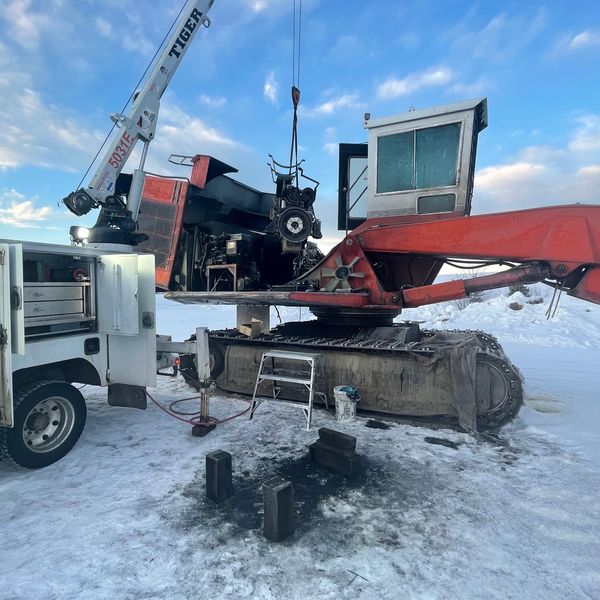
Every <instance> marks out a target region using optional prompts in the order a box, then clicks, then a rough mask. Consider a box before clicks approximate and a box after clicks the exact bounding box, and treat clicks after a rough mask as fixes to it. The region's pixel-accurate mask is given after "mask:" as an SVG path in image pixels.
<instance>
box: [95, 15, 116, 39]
mask: <svg viewBox="0 0 600 600" xmlns="http://www.w3.org/2000/svg"><path fill="white" fill-rule="evenodd" d="M96 29H97V30H98V32H99V33H100V35H102V36H104V37H105V38H108V39H109V40H112V39H114V37H115V32H114V29H113V26H112V25H111V23H110V21H107V20H106V19H103V18H102V17H96Z"/></svg>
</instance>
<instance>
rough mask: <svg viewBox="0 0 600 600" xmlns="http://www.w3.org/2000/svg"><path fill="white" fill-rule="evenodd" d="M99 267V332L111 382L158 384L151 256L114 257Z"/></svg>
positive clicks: (105, 259)
mask: <svg viewBox="0 0 600 600" xmlns="http://www.w3.org/2000/svg"><path fill="white" fill-rule="evenodd" d="M100 260H101V262H100V264H99V265H98V267H99V268H98V269H97V286H96V289H97V297H96V303H97V313H98V329H99V332H100V333H105V334H107V335H108V365H109V367H108V368H109V379H110V383H111V384H113V383H123V384H127V385H137V386H149V387H153V386H155V385H156V323H155V320H156V315H155V312H156V307H155V298H154V294H155V282H154V256H152V255H138V254H112V255H104V256H102V257H101V259H100Z"/></svg>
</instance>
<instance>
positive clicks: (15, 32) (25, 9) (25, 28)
mask: <svg viewBox="0 0 600 600" xmlns="http://www.w3.org/2000/svg"><path fill="white" fill-rule="evenodd" d="M1 8H2V13H3V17H4V19H5V20H6V21H7V22H8V23H9V27H8V28H7V30H6V32H7V33H8V34H9V35H10V37H11V38H12V39H13V40H14V41H15V42H17V43H18V44H19V45H20V46H22V47H23V48H27V49H30V50H31V49H36V48H37V47H38V45H39V42H40V32H41V30H42V29H43V28H44V27H45V26H47V25H48V22H49V19H48V17H47V16H45V15H42V14H41V13H34V12H33V11H32V9H31V0H12V1H10V2H8V3H7V4H5V5H4V6H2V7H1Z"/></svg>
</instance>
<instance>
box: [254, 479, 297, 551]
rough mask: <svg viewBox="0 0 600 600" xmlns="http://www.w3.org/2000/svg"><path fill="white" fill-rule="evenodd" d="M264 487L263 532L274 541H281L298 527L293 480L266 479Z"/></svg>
mask: <svg viewBox="0 0 600 600" xmlns="http://www.w3.org/2000/svg"><path fill="white" fill-rule="evenodd" d="M262 489H263V503H264V509H265V522H264V526H263V534H264V536H265V537H266V538H267V539H268V540H271V541H272V542H280V541H281V540H283V539H285V538H286V537H288V536H290V535H292V533H294V531H295V529H296V518H295V515H294V489H293V486H292V482H291V481H287V480H285V479H283V478H282V477H274V478H273V479H269V480H268V481H265V482H264V483H263V487H262Z"/></svg>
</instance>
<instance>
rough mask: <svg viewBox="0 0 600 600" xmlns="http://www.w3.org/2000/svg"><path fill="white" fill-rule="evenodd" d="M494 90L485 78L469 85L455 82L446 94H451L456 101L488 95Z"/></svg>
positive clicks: (492, 85)
mask: <svg viewBox="0 0 600 600" xmlns="http://www.w3.org/2000/svg"><path fill="white" fill-rule="evenodd" d="M493 88H494V84H493V83H492V82H491V81H490V80H489V79H488V78H486V77H480V78H479V79H477V80H476V81H473V82H471V83H465V82H464V81H457V82H456V83H453V84H452V85H451V86H450V87H449V88H448V90H447V93H448V94H452V95H453V96H455V97H456V98H457V99H459V98H474V97H475V96H484V95H486V94H489V92H490V90H492V89H493Z"/></svg>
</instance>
